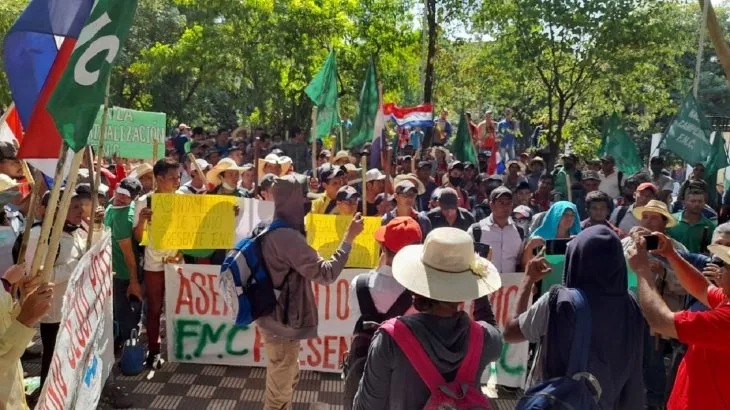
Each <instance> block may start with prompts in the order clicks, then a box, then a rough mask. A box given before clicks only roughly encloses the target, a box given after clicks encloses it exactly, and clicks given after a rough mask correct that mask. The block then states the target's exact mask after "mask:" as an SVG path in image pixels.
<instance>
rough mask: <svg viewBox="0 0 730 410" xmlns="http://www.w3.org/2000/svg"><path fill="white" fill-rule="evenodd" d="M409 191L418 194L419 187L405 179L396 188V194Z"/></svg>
mask: <svg viewBox="0 0 730 410" xmlns="http://www.w3.org/2000/svg"><path fill="white" fill-rule="evenodd" d="M408 191H413V192H415V193H416V194H418V187H416V184H414V183H413V182H411V181H409V180H407V179H404V180H403V181H400V182H399V183H398V184H397V185H396V186H395V193H396V194H402V193H404V192H408Z"/></svg>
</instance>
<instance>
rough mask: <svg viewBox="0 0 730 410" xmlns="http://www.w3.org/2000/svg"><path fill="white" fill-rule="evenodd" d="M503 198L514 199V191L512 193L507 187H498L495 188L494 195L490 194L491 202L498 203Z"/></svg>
mask: <svg viewBox="0 0 730 410" xmlns="http://www.w3.org/2000/svg"><path fill="white" fill-rule="evenodd" d="M503 196H509V197H510V198H512V191H510V189H509V188H507V187H506V186H498V187H496V188H494V190H492V193H490V194H489V200H490V201H496V200H497V199H499V198H501V197H503Z"/></svg>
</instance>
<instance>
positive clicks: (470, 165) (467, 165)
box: [464, 161, 476, 169]
mask: <svg viewBox="0 0 730 410" xmlns="http://www.w3.org/2000/svg"><path fill="white" fill-rule="evenodd" d="M469 168H471V169H476V165H474V164H472V163H471V162H469V161H467V162H465V163H464V169H469Z"/></svg>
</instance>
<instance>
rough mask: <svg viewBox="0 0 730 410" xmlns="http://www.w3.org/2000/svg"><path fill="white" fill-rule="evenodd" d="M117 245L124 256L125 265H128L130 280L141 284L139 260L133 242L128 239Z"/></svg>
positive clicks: (120, 241)
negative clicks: (138, 272)
mask: <svg viewBox="0 0 730 410" xmlns="http://www.w3.org/2000/svg"><path fill="white" fill-rule="evenodd" d="M117 243H118V244H119V249H121V250H122V254H123V255H124V263H125V264H126V265H127V270H128V271H129V280H130V281H133V282H139V280H138V279H137V260H136V258H135V257H134V250H133V249H132V240H131V239H129V238H127V239H122V240H119V241H117Z"/></svg>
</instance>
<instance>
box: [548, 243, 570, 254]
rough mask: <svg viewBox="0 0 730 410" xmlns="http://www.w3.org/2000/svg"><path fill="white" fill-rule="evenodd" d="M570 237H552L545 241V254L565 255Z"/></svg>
mask: <svg viewBox="0 0 730 410" xmlns="http://www.w3.org/2000/svg"><path fill="white" fill-rule="evenodd" d="M568 242H570V239H551V240H549V241H545V255H565V252H566V251H567V250H568Z"/></svg>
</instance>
